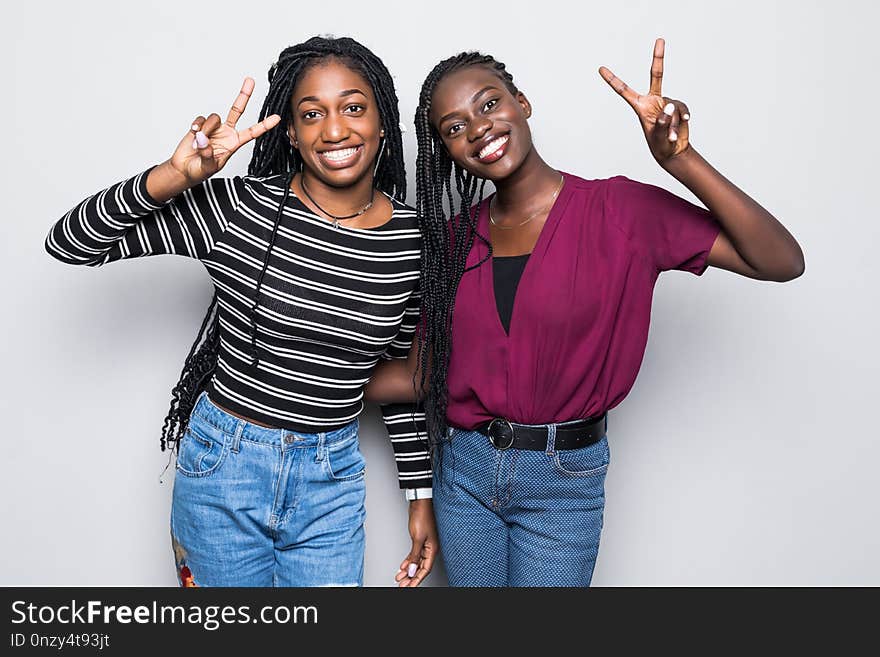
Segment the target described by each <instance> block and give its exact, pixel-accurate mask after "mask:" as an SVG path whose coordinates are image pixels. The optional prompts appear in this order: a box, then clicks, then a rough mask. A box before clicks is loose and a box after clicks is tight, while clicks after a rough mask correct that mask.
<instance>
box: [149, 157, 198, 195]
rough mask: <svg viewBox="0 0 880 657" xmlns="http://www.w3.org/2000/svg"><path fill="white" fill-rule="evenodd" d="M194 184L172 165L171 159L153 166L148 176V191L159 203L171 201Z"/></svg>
mask: <svg viewBox="0 0 880 657" xmlns="http://www.w3.org/2000/svg"><path fill="white" fill-rule="evenodd" d="M192 186H193V184H192V183H191V182H190V181H189V180H188V179H187V177H186V176H184V175H183V174H182V173H181V172H180V171H178V170H177V169H175V168H174V167H173V166H172V164H171V160H166V161H165V162H163V163H162V164H160V165H158V166H156V167H153V169H152V170H151V171H150V174H149V175H148V176H147V192H148V193H149V194H150V196H152V197H153V199H155V200H156V201H157V202H158V203H165V202H166V201H170V200H171V199H173V198H174V197H175V196H177V195H178V194H182V193H183V192H185V191H186V190H188V189H189V188H190V187H192Z"/></svg>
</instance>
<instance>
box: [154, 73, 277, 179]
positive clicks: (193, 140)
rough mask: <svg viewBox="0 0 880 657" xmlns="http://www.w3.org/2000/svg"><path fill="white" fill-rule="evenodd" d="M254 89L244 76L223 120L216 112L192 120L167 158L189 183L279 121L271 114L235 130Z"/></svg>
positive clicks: (213, 170)
mask: <svg viewBox="0 0 880 657" xmlns="http://www.w3.org/2000/svg"><path fill="white" fill-rule="evenodd" d="M253 91H254V80H253V78H245V79H244V83H243V84H242V85H241V91H240V92H238V97H237V98H236V99H235V102H233V103H232V108H231V109H230V110H229V114H228V116H227V117H226V121H225V122H224V123H221V122H220V117H219V116H218V115H217V114H211V115H210V116H208V118H207V119H206V118H205V117H203V116H199V117H196V119H195V121H193V123H192V126H191V127H190V130H189V131H188V132H187V133H186V136H184V138H183V139H182V140H181V141H180V143H179V144H178V145H177V149H176V150H175V151H174V155H172V156H171V160H170V164H171V166H172V167H173V168H174V169H175V170H176V171H177V172H179V173H180V174H182V175H183V176H184V177H185V178H186V180H187V182H188V183H189V184H190V185H196V184H198V183H200V182H202V181H204V180H207V179H208V178H210V177H211V176H213V175H214V174H215V173H217V172H218V171H219V170H220V169H222V168H223V166H224V165H225V164H226V162H227V161H228V160H229V158H230V157H232V154H233V153H235V151H237V150H238V149H239V148H241V147H242V146H244V145H245V144H246V143H248V142H249V141H251V140H252V139H256V138H257V137H259V136H260V135H262V134H264V133H265V132H267V131H269V130H271V129H272V128H274V127H275V126H276V125H278V124H279V123H280V121H281V117H280V116H278V115H277V114H272V115H271V116H267V117H266V118H265V119H263V120H262V121H260V122H259V123H257V124H255V125H252V126H251V127H250V128H247V129H246V130H241V131H239V130H237V129H236V124H237V123H238V120H239V119H240V118H241V115H242V114H243V113H244V110H245V108H246V107H247V104H248V100H250V97H251V94H252V93H253Z"/></svg>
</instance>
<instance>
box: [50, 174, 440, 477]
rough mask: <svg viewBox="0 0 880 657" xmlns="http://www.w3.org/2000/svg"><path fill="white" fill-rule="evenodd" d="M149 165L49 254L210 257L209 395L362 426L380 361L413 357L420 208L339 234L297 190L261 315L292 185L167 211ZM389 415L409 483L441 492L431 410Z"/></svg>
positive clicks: (63, 226)
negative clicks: (431, 452)
mask: <svg viewBox="0 0 880 657" xmlns="http://www.w3.org/2000/svg"><path fill="white" fill-rule="evenodd" d="M148 173H149V171H146V172H144V173H141V174H139V175H137V176H135V177H133V178H131V179H129V180H126V181H123V182H121V183H118V184H116V185H113V186H112V187H110V188H108V189H106V190H104V191H102V192H100V193H98V194H95V195H94V196H91V197H89V198H87V199H85V200H84V201H82V202H81V203H80V204H79V205H77V206H76V207H74V208H73V209H72V210H71V211H70V212H68V213H67V214H66V215H65V216H64V217H63V218H62V219H61V220H60V221H58V222H57V223H56V224H55V225H54V226H53V227H52V229H51V231H50V232H49V235H48V237H47V238H46V250H47V251H48V252H49V253H50V254H51V255H52V256H54V257H55V258H57V259H59V260H61V261H63V262H66V263H71V264H78V265H89V266H100V265H103V264H106V263H108V262H113V261H114V260H121V259H124V258H137V257H142V256H147V255H159V254H170V253H173V254H177V255H183V256H188V257H191V258H197V259H199V260H200V261H201V262H202V263H203V264H204V265H205V267H206V268H207V270H208V273H209V274H210V276H211V279H212V280H213V282H214V286H215V288H216V290H217V299H218V304H219V322H220V353H219V360H218V364H217V370H216V373H215V374H214V377H213V379H212V381H211V383H210V386H209V388H208V394H209V395H210V397H211V399H212V400H214V401H216V402H217V403H219V404H220V405H221V406H224V407H226V408H228V409H230V410H231V411H233V412H235V413H238V414H239V415H244V416H246V417H249V418H252V419H254V420H256V421H258V422H261V423H263V424H268V425H271V426H276V427H281V428H286V429H291V430H297V431H302V432H308V433H316V432H319V431H325V430H328V429H330V428H332V427H338V426H340V425H343V424H346V423H347V422H349V421H351V420H353V419H354V418H355V417H357V416H358V414H359V413H360V412H361V411H362V410H363V387H364V384H365V383H366V382H367V380H368V379H369V376H370V372H371V370H372V369H373V367H374V366H375V365H376V363H377V361H378V360H379V359H380V358H405V357H406V355H407V353H408V351H409V347H410V344H411V342H412V338H413V334H414V332H415V327H416V323H417V321H418V318H419V293H418V290H417V285H418V278H419V259H420V255H421V236H420V233H419V229H418V223H417V219H416V213H415V211H414V210H413V209H412V208H410V207H408V206H406V205H404V204H402V203H400V202H399V201H396V200H394V199H391V203H392V207H393V212H392V218H391V220H390V221H388V222H387V223H386V224H384V225H382V226H379V227H376V228H370V229H358V228H347V227H345V226H339V227H335V226H334V225H333V224H331V223H329V222H328V221H326V220H325V219H322V218H321V217H318V216H317V215H315V214H314V213H313V212H312V211H311V210H309V209H308V208H307V207H306V206H305V205H304V204H303V203H302V202H301V201H300V200H299V199H298V198H296V196H295V195H294V194H293V193H292V192H291V194H290V196H289V197H288V200H287V203H286V205H285V208H284V212H283V215H282V218H281V221H280V224H279V226H278V232H277V235H276V238H275V242H274V244H273V246H272V247H271V253H270V257H269V262H268V268H267V270H266V274H265V276H264V278H263V283H262V286H261V288H260V300H259V306H258V309H257V312H256V319H255V325H256V345H257V353H258V355H259V358H258V359H257V360H256V362H255V361H254V359H253V358H252V349H251V331H252V330H254V328H253V325H252V323H251V314H250V313H251V307H252V306H253V303H254V297H255V293H256V288H257V279H258V277H259V274H260V270H261V268H262V266H263V261H264V258H265V255H266V250H267V248H269V242H270V238H271V234H272V227H273V225H274V223H275V217H276V215H277V212H278V207H279V204H280V203H281V201H282V197H283V194H284V182H285V178H284V177H282V176H271V177H267V178H254V177H243V178H242V177H235V178H211V179H209V180H207V181H206V182H204V183H202V184H201V185H197V186H195V187H193V188H192V189H189V190H188V191H186V192H184V193H183V194H180V195H179V196H177V197H175V198H174V199H172V200H171V201H169V202H167V203H165V204H161V203H157V202H156V201H155V200H154V199H152V198H151V197H150V195H149V194H148V192H147V188H146V179H147V174H148ZM382 414H383V417H384V420H385V424H386V426H387V428H388V432H389V434H390V436H391V441H392V445H393V447H394V454H395V459H396V461H397V466H398V472H399V477H400V485H401V488H423V487H430V485H431V480H430V474H431V473H430V459H429V457H428V454H427V451H426V447H425V446H426V443H425V442H424V439H425V437H426V436H425V431H424V413H422V412H415V408H414V407H413V406H411V405H404V404H400V405H388V406H383V407H382Z"/></svg>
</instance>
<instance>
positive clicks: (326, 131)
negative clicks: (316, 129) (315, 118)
mask: <svg viewBox="0 0 880 657" xmlns="http://www.w3.org/2000/svg"><path fill="white" fill-rule="evenodd" d="M348 135H349V130H348V125H347V123H346V122H345V119H344V118H343V117H342V116H341V115H339V114H338V113H336V112H331V113H329V114H327V117H326V118H325V119H324V121H323V123H322V125H321V139H323V140H324V141H326V142H332V143H336V142H340V141H344V140H345V139H347V138H348Z"/></svg>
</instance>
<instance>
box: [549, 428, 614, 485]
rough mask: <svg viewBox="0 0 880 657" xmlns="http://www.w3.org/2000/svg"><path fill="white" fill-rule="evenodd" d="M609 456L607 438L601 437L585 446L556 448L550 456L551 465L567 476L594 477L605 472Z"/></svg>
mask: <svg viewBox="0 0 880 657" xmlns="http://www.w3.org/2000/svg"><path fill="white" fill-rule="evenodd" d="M610 457H611V454H610V452H609V450H608V438H607V437H603V438H602V439H601V440H598V441H597V442H595V443H593V444H592V445H587V446H586V447H581V448H579V449H563V450H558V451H557V452H556V453H555V454H554V456H553V457H552V458H553V465H554V467H555V468H556V471H557V472H559V473H560V474H563V475H567V476H569V477H595V476H599V475H602V474H605V471H606V470H608V463H609V461H610Z"/></svg>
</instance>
